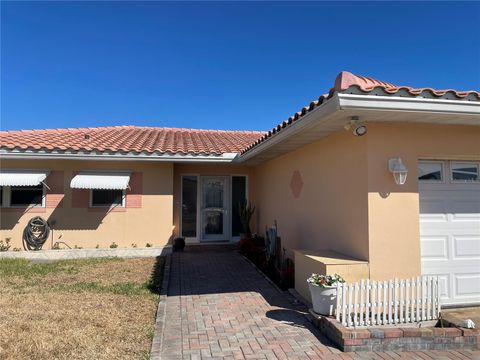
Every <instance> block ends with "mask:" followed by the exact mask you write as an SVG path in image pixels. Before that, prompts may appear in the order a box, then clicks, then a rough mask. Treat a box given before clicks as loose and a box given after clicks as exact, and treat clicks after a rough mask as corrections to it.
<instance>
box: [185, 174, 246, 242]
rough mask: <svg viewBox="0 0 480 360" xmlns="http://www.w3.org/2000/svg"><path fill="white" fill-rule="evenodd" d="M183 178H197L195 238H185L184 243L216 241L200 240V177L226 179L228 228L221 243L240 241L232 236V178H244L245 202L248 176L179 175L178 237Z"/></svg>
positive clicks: (238, 237) (237, 237)
mask: <svg viewBox="0 0 480 360" xmlns="http://www.w3.org/2000/svg"><path fill="white" fill-rule="evenodd" d="M184 176H195V177H196V178H197V211H196V216H197V226H196V236H195V237H186V238H185V242H186V243H190V244H191V243H203V242H204V243H209V242H214V241H217V240H204V239H202V221H201V220H202V219H201V216H202V211H201V206H202V185H201V183H202V177H226V185H227V187H228V195H227V196H228V198H227V209H228V216H227V218H228V227H227V228H226V236H225V239H224V240H223V241H230V242H235V241H238V240H239V239H240V236H232V219H231V216H232V192H231V189H232V178H233V177H234V176H242V177H245V194H246V199H247V201H248V200H249V185H250V183H249V177H248V174H245V173H239V174H200V173H182V174H180V202H179V206H178V212H179V217H178V219H179V224H178V228H179V236H183V234H182V232H183V229H182V216H183V215H182V204H183V177H184Z"/></svg>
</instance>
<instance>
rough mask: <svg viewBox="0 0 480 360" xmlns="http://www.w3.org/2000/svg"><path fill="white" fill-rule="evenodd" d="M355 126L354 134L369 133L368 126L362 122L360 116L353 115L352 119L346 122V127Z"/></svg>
mask: <svg viewBox="0 0 480 360" xmlns="http://www.w3.org/2000/svg"><path fill="white" fill-rule="evenodd" d="M352 127H353V135H355V136H363V135H365V134H366V133H367V127H366V126H365V125H363V124H362V123H361V122H360V118H359V117H358V116H352V117H351V118H350V121H349V122H348V123H346V124H345V126H344V129H345V130H347V131H348V130H350V129H351V128H352Z"/></svg>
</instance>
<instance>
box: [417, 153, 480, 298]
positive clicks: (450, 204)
mask: <svg viewBox="0 0 480 360" xmlns="http://www.w3.org/2000/svg"><path fill="white" fill-rule="evenodd" d="M444 164H446V165H445V169H448V168H449V162H448V161H445V162H444ZM444 178H445V179H446V180H445V181H444V182H442V183H433V182H422V181H420V247H421V256H422V274H423V275H435V276H438V277H439V283H440V291H441V299H442V303H443V304H472V303H480V182H476V183H471V182H470V183H460V182H451V181H450V180H449V178H450V176H449V174H448V173H445V174H444Z"/></svg>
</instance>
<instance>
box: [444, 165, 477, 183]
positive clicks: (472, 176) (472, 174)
mask: <svg viewBox="0 0 480 360" xmlns="http://www.w3.org/2000/svg"><path fill="white" fill-rule="evenodd" d="M450 168H451V171H452V180H453V181H463V182H468V181H478V164H477V163H469V162H461V163H460V162H452V163H451V165H450Z"/></svg>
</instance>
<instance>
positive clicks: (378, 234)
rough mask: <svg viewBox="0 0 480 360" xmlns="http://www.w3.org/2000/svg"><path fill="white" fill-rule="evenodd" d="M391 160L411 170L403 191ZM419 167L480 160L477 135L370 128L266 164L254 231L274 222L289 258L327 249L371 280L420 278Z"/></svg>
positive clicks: (444, 129)
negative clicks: (295, 252) (365, 264)
mask: <svg viewBox="0 0 480 360" xmlns="http://www.w3.org/2000/svg"><path fill="white" fill-rule="evenodd" d="M392 157H401V158H402V159H403V160H404V163H405V164H406V166H407V168H408V170H409V174H408V179H407V182H406V184H405V185H403V186H400V185H396V184H395V182H394V180H393V176H392V174H391V173H390V172H389V171H388V159H389V158H392ZM419 159H458V160H469V159H470V160H478V159H480V127H474V126H445V125H428V124H409V123H395V124H394V123H369V124H368V134H367V135H365V136H363V137H354V136H352V134H351V132H338V133H335V134H333V135H330V136H329V137H327V138H324V139H322V140H319V141H317V142H315V143H312V144H310V145H307V146H304V147H302V148H300V149H298V150H296V151H293V152H290V153H288V154H285V155H282V156H280V157H277V158H275V159H273V160H270V161H267V162H265V163H263V164H261V165H259V166H257V167H256V168H255V179H256V186H255V189H254V191H255V197H254V198H255V201H256V204H257V207H258V209H259V211H258V213H257V219H258V224H259V229H260V230H261V231H262V229H263V228H264V227H265V226H267V225H271V224H272V223H273V221H274V220H277V222H278V230H279V235H280V236H281V238H282V242H283V246H285V247H286V248H287V249H288V250H289V251H288V252H287V254H288V256H290V257H291V250H292V249H312V250H321V249H330V250H334V251H337V252H340V253H343V254H345V255H348V256H351V257H354V258H356V259H359V260H368V261H369V269H370V270H369V271H370V278H372V279H376V280H384V279H390V278H393V277H411V276H417V275H420V273H421V261H420V242H419V193H418V191H419V190H418V180H417V178H418V175H417V164H418V160H419ZM299 178H300V179H301V181H299ZM299 183H300V184H302V186H300V187H301V191H299V190H298V186H299V185H298V184H299ZM292 184H293V186H292ZM292 187H293V190H292ZM295 192H297V193H298V196H296V195H295ZM298 265H301V266H302V264H298ZM320 269H321V265H319V266H318V269H315V268H312V271H313V270H320Z"/></svg>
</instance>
